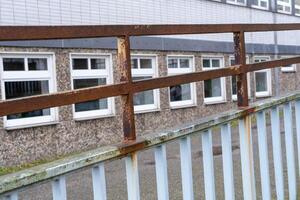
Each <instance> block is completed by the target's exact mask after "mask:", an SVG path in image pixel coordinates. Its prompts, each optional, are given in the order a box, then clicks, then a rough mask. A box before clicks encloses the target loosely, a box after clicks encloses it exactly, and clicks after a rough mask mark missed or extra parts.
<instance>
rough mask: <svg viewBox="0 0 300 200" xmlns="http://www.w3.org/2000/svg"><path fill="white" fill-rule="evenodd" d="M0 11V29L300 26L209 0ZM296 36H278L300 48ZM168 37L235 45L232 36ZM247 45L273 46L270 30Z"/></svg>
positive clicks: (48, 1) (79, 1) (18, 4)
mask: <svg viewBox="0 0 300 200" xmlns="http://www.w3.org/2000/svg"><path fill="white" fill-rule="evenodd" d="M0 11H1V13H0V25H80V24H86V25H87V24H172V23H173V24H216V23H218V24H219V23H273V22H274V19H275V18H276V20H277V22H278V23H281V22H300V17H295V16H288V15H282V14H273V13H271V12H268V11H261V10H257V9H249V8H246V7H240V6H234V5H230V4H223V3H218V2H213V1H209V0H172V1H170V0H113V1H111V0H93V1H92V0H0ZM294 35H295V32H294V33H288V34H287V33H279V38H278V41H279V44H290V45H299V44H300V37H295V36H294ZM164 37H166V36H164ZM168 37H175V38H189V39H206V40H214V41H232V34H214V35H191V36H186V35H185V36H168ZM246 41H247V42H253V43H267V44H272V43H273V42H274V38H273V33H271V32H269V33H251V34H247V36H246Z"/></svg>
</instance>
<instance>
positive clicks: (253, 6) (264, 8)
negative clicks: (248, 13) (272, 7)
mask: <svg viewBox="0 0 300 200" xmlns="http://www.w3.org/2000/svg"><path fill="white" fill-rule="evenodd" d="M251 8H255V9H258V10H269V6H268V8H266V7H261V6H256V5H252V6H251Z"/></svg>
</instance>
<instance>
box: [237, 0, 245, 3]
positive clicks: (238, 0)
mask: <svg viewBox="0 0 300 200" xmlns="http://www.w3.org/2000/svg"><path fill="white" fill-rule="evenodd" d="M237 2H238V3H245V1H244V0H237Z"/></svg>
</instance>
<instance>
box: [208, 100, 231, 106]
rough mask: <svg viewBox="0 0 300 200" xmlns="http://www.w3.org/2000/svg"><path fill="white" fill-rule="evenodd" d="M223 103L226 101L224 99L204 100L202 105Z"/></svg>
mask: <svg viewBox="0 0 300 200" xmlns="http://www.w3.org/2000/svg"><path fill="white" fill-rule="evenodd" d="M223 103H227V101H226V100H221V101H209V102H205V100H204V105H214V104H223Z"/></svg>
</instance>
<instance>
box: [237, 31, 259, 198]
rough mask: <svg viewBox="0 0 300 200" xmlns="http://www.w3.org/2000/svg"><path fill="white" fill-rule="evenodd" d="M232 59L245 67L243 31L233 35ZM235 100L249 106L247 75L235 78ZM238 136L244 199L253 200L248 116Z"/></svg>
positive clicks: (253, 177) (251, 150)
mask: <svg viewBox="0 0 300 200" xmlns="http://www.w3.org/2000/svg"><path fill="white" fill-rule="evenodd" d="M234 57H235V64H236V65H238V64H239V65H241V66H242V68H243V67H244V66H245V65H246V48H245V34H244V32H243V31H240V32H235V33H234ZM237 99H238V107H239V108H243V107H247V106H248V105H249V99H248V82H247V73H241V74H239V75H238V76H237ZM239 134H240V147H241V148H240V150H241V164H242V176H243V193H244V199H249V200H255V199H256V188H255V176H254V165H253V164H254V163H253V146H252V134H251V116H250V115H246V116H244V117H243V118H241V119H240V120H239Z"/></svg>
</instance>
